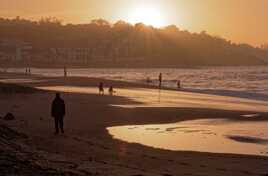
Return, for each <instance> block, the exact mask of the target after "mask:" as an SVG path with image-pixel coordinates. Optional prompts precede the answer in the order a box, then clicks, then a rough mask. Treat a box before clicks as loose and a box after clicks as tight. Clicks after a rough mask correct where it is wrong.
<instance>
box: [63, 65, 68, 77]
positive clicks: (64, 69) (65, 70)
mask: <svg viewBox="0 0 268 176" xmlns="http://www.w3.org/2000/svg"><path fill="white" fill-rule="evenodd" d="M63 72H64V77H65V78H66V77H67V68H66V67H65V66H64V68H63Z"/></svg>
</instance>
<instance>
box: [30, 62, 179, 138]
mask: <svg viewBox="0 0 268 176" xmlns="http://www.w3.org/2000/svg"><path fill="white" fill-rule="evenodd" d="M27 72H28V71H27ZM29 72H30V70H29ZM64 76H67V70H66V67H64ZM147 81H148V79H147ZM158 81H159V89H161V88H162V81H163V76H162V73H160V74H159V76H158ZM177 86H178V88H179V89H180V88H181V82H180V80H178V82H177ZM108 92H109V95H113V94H114V93H115V91H114V88H113V86H110V87H109V89H108ZM99 95H104V83H103V82H100V83H99ZM65 113H66V112H65V103H64V100H63V99H62V98H61V97H60V94H59V93H56V96H55V99H54V100H53V102H52V105H51V116H52V117H54V121H55V134H59V131H61V133H64V116H65Z"/></svg>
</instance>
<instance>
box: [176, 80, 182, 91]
mask: <svg viewBox="0 0 268 176" xmlns="http://www.w3.org/2000/svg"><path fill="white" fill-rule="evenodd" d="M177 88H178V89H181V81H180V80H178V82H177Z"/></svg>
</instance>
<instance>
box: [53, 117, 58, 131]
mask: <svg viewBox="0 0 268 176" xmlns="http://www.w3.org/2000/svg"><path fill="white" fill-rule="evenodd" d="M54 120H55V133H56V134H58V133H59V117H55V118H54Z"/></svg>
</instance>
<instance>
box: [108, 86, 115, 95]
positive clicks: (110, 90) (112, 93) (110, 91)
mask: <svg viewBox="0 0 268 176" xmlns="http://www.w3.org/2000/svg"><path fill="white" fill-rule="evenodd" d="M114 93H115V91H114V88H113V86H110V87H109V94H110V95H111V96H113V95H114Z"/></svg>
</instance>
